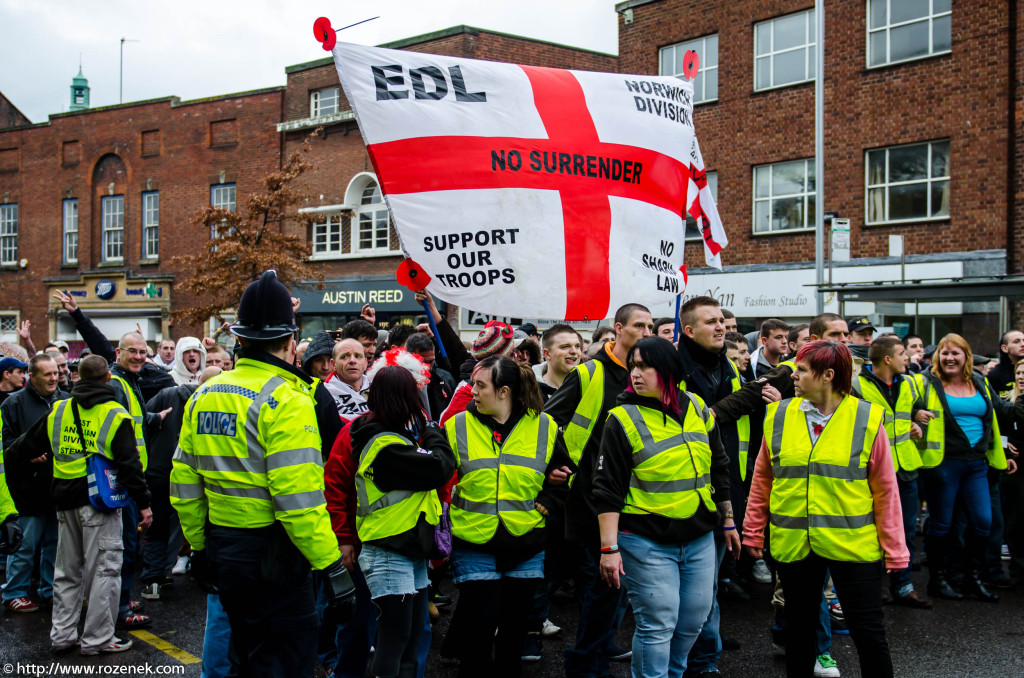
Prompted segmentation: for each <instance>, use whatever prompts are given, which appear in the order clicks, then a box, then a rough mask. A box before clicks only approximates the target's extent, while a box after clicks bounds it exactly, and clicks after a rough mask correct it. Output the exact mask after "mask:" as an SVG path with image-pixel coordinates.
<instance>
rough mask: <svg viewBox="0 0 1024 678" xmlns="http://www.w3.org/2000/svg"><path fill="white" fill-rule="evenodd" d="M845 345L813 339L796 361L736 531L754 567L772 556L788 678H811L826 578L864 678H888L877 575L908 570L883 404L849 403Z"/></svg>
mask: <svg viewBox="0 0 1024 678" xmlns="http://www.w3.org/2000/svg"><path fill="white" fill-rule="evenodd" d="M852 374H853V358H852V356H851V355H850V350H849V349H848V348H847V347H846V345H845V344H841V343H838V342H834V341H823V340H818V341H812V342H810V343H807V344H805V345H804V346H802V347H801V348H800V350H799V351H798V352H797V355H796V370H795V371H794V372H793V382H794V385H795V390H796V397H795V398H789V399H787V400H783V401H781V402H777V403H772V404H770V405H768V410H767V414H766V416H765V421H764V439H763V440H762V441H761V452H760V454H759V455H758V457H757V464H756V466H755V468H754V477H753V481H752V484H751V488H750V499H749V501H748V503H747V513H746V519H745V520H744V524H743V542H744V544H745V545H746V548H747V551H748V552H749V553H750V555H751V556H753V557H754V558H761V557H762V556H763V555H764V554H763V551H764V548H765V537H764V529H765V527H766V526H767V524H768V523H769V522H771V532H770V537H771V543H770V545H769V546H770V555H771V556H772V557H773V558H774V560H775V561H776V564H777V568H778V573H779V578H780V580H781V581H782V590H783V592H784V594H785V596H786V616H787V620H788V627H787V638H786V674H787V675H788V676H791V677H793V676H801V677H802V676H811V675H813V672H814V665H815V664H814V662H815V655H816V653H817V649H816V648H817V645H816V640H815V623H816V620H817V619H818V613H819V603H820V600H821V590H822V586H823V585H824V583H825V581H826V580H827V579H828V576H829V573H831V575H832V580H833V582H834V584H835V587H836V592H837V593H838V594H839V599H840V600H841V601H842V603H843V612H844V614H845V616H846V622H847V624H848V626H849V628H850V635H851V636H853V641H854V643H855V644H856V646H857V653H858V655H859V656H860V667H861V674H862V675H865V676H872V677H876V676H878V677H885V676H892V675H893V669H892V660H891V658H890V656H889V645H888V643H887V642H886V639H885V624H884V622H883V619H882V595H881V585H882V569H883V567H884V568H887V569H888V570H889V571H890V572H892V571H898V570H900V569H902V568H904V567H907V565H908V561H909V559H910V555H909V553H908V551H907V546H906V542H905V538H904V535H903V519H902V514H901V511H900V499H899V492H898V490H897V486H896V473H895V471H894V470H893V465H892V459H891V457H890V452H889V439H888V436H887V435H886V433H885V429H884V428H883V418H884V414H885V413H884V411H883V408H881V407H880V406H878V405H873V404H872V403H869V402H868V401H866V400H858V399H857V398H854V397H852V396H851V395H850V391H851V376H852Z"/></svg>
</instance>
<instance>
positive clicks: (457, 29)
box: [284, 24, 616, 74]
mask: <svg viewBox="0 0 1024 678" xmlns="http://www.w3.org/2000/svg"><path fill="white" fill-rule="evenodd" d="M481 33H487V34H490V35H500V36H502V37H505V38H514V39H516V40H526V41H527V42H534V43H539V44H542V45H552V46H554V47H561V48H563V49H571V50H575V51H577V52H587V53H588V54H597V55H599V56H606V57H611V58H613V59H614V58H615V56H616V55H614V54H608V53H606V52H598V51H596V50H592V49H584V48H582V47H573V46H572V45H563V44H561V43H558V42H551V41H549V40H538V39H537V38H528V37H525V36H522V35H515V34H514V33H502V32H501V31H492V30H489V29H486V28H476V27H474V26H467V25H465V24H462V25H459V26H452V27H451V28H443V29H441V30H439V31H433V32H431V33H423V34H422V35H415V36H413V37H411V38H402V39H401V40H395V41H392V42H385V43H383V44H381V45H377V46H378V47H385V48H388V49H405V48H406V47H412V46H413V45H420V44H423V43H424V42H431V41H432V40H440V39H441V38H449V37H451V36H453V35H463V34H467V35H480V34H481ZM333 64H334V58H333V57H324V58H323V59H316V60H314V61H307V62H305V63H301V64H295V65H293V66H285V69H284V72H285V73H286V74H291V73H298V72H300V71H308V70H310V69H313V68H321V67H323V66H330V65H333Z"/></svg>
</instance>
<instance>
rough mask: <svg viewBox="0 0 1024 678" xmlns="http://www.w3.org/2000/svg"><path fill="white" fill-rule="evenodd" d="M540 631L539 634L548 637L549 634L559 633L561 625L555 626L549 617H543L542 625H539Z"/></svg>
mask: <svg viewBox="0 0 1024 678" xmlns="http://www.w3.org/2000/svg"><path fill="white" fill-rule="evenodd" d="M540 632H541V635H543V636H544V637H545V638H550V637H551V636H557V635H558V634H559V633H561V632H562V627H561V626H555V625H554V624H552V623H551V620H550V619H545V620H544V626H542V627H541V629H540Z"/></svg>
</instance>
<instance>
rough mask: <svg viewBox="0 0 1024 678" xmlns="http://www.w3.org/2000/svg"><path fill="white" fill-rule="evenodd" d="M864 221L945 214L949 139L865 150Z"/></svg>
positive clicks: (947, 192)
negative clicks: (865, 188)
mask: <svg viewBox="0 0 1024 678" xmlns="http://www.w3.org/2000/svg"><path fill="white" fill-rule="evenodd" d="M866 170H867V182H866V183H867V211H868V216H867V223H869V224H881V223H886V222H890V221H921V220H922V219H944V218H946V217H948V216H949V140H944V141H932V142H929V143H925V144H910V145H907V146H893V147H892V148H879V149H875V150H872V151H868V152H867V168H866Z"/></svg>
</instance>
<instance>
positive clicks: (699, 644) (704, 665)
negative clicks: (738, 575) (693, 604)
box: [687, 534, 725, 674]
mask: <svg viewBox="0 0 1024 678" xmlns="http://www.w3.org/2000/svg"><path fill="white" fill-rule="evenodd" d="M723 558H725V538H719V536H718V535H717V534H716V535H715V592H714V597H713V598H712V599H711V613H710V614H709V615H708V618H707V621H705V622H704V628H702V629H701V630H700V635H699V636H697V640H696V642H694V644H693V649H691V650H690V658H689V660H688V661H687V665H688V667H689V669H690V672H691V673H696V674H700V673H704V672H705V671H717V670H718V660H719V659H720V658H721V657H722V633H721V631H720V630H719V628H718V627H719V623H720V621H721V617H722V611H721V609H720V608H719V607H718V571H719V570H720V569H721V568H722V559H723Z"/></svg>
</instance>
